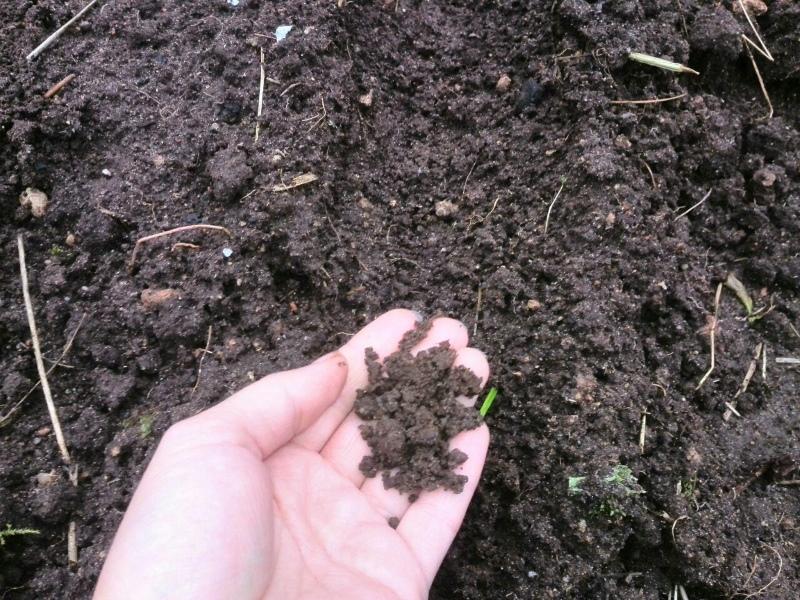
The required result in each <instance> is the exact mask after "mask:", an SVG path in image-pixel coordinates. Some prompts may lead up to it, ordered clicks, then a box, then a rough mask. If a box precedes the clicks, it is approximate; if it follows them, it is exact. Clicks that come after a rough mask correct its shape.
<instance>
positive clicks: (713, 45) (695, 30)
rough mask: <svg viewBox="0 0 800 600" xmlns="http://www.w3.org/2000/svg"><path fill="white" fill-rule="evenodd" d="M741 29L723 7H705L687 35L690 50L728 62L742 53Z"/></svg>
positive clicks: (734, 18)
mask: <svg viewBox="0 0 800 600" xmlns="http://www.w3.org/2000/svg"><path fill="white" fill-rule="evenodd" d="M741 34H742V28H741V27H740V26H739V23H738V21H737V20H736V17H734V16H733V14H731V12H730V11H729V10H728V9H727V8H725V7H724V6H721V5H717V6H715V7H706V8H702V9H700V10H699V11H698V13H697V15H696V16H695V20H694V24H693V25H692V30H691V32H690V35H689V43H690V44H691V48H692V50H695V51H701V52H711V53H714V54H716V55H718V56H719V57H720V58H723V59H725V60H728V61H732V60H736V58H738V56H739V54H741V52H742V38H741Z"/></svg>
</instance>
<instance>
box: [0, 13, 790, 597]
mask: <svg viewBox="0 0 800 600" xmlns="http://www.w3.org/2000/svg"><path fill="white" fill-rule="evenodd" d="M81 5H82V1H78V0H71V1H70V2H62V1H56V0H25V1H18V0H0V23H2V26H1V27H2V34H0V199H2V202H3V210H2V211H0V245H2V249H3V252H4V256H5V257H6V263H7V264H6V268H5V269H3V270H2V271H0V348H2V350H1V353H2V354H1V355H2V361H0V376H2V388H0V412H5V411H6V410H8V408H9V407H10V406H13V405H14V404H15V403H16V402H18V400H19V399H20V398H21V397H22V396H23V395H24V394H25V393H26V392H27V391H28V389H29V388H30V387H31V386H32V385H33V383H34V382H35V381H36V378H37V376H36V369H35V366H34V361H33V357H32V354H31V349H30V342H29V339H30V335H29V332H28V329H27V324H26V320H25V315H24V311H23V306H22V295H21V291H20V287H19V277H18V273H17V266H16V259H15V257H16V235H17V233H18V232H21V233H23V234H24V235H25V240H26V247H27V251H28V262H29V267H30V272H31V292H32V295H33V298H34V302H35V304H36V317H37V320H38V324H39V331H40V336H41V337H42V339H43V345H44V352H45V355H46V357H47V358H48V359H50V360H51V361H52V360H55V359H56V358H57V357H58V355H59V354H60V352H61V349H62V348H63V346H64V344H65V343H66V341H67V338H68V337H69V336H70V335H71V334H72V333H73V332H74V331H75V329H76V327H77V326H78V324H79V323H80V322H81V319H84V321H83V324H82V326H81V328H80V330H79V331H78V334H77V336H76V337H75V341H74V345H73V347H72V350H71V351H70V353H69V354H68V355H67V357H66V358H65V359H64V362H65V366H64V367H59V368H57V369H56V370H54V371H53V373H52V375H51V386H52V387H53V392H54V396H55V400H56V403H57V404H58V406H59V411H60V414H61V419H62V422H63V424H64V428H65V434H66V437H67V440H68V443H69V445H70V448H71V450H72V452H73V455H74V457H75V459H76V461H77V462H78V463H79V465H80V467H81V473H82V475H81V479H80V485H79V486H78V488H77V489H75V488H73V487H72V486H71V485H70V484H69V482H68V480H67V478H66V476H65V475H64V473H63V471H62V469H61V467H60V459H59V454H58V449H57V447H56V444H55V441H54V439H53V435H52V432H49V431H48V430H47V427H48V426H49V420H48V417H47V412H46V410H45V407H44V403H43V400H42V398H41V395H40V392H39V391H38V390H37V391H35V392H34V393H33V394H32V395H31V396H30V397H29V398H28V399H27V400H26V401H25V402H24V403H23V404H22V405H21V408H20V410H19V411H18V412H17V413H16V414H15V415H14V418H13V419H12V420H11V422H10V423H8V424H6V425H5V426H4V427H3V428H2V429H0V446H1V447H2V453H0V482H2V483H1V484H0V525H2V526H5V524H6V523H9V524H11V525H12V526H14V527H29V528H35V529H37V530H39V531H40V534H39V535H25V536H16V537H10V538H8V539H7V541H6V543H5V545H3V546H2V548H0V580H1V581H0V587H2V590H3V591H2V592H0V595H4V597H5V598H9V599H10V598H53V597H65V598H85V597H87V596H88V595H89V593H90V590H91V589H92V586H93V584H94V581H95V579H96V577H97V574H98V571H99V568H100V565H101V564H102V561H103V556H104V552H105V550H106V548H107V547H108V544H109V542H110V540H111V536H112V535H113V532H114V530H115V528H116V526H117V525H118V523H119V520H120V518H121V515H122V511H123V510H124V509H125V506H126V504H127V502H128V500H129V499H130V496H131V493H132V491H133V489H134V487H135V485H136V482H137V481H138V479H139V477H140V476H141V473H142V470H143V469H144V466H145V465H146V463H147V460H148V457H149V456H150V455H151V453H152V451H153V450H154V448H155V445H156V443H157V441H158V439H159V436H160V435H161V434H162V433H163V432H164V430H165V429H166V428H167V427H168V426H169V425H170V424H171V423H173V422H174V421H176V420H177V419H180V418H182V417H184V416H186V415H189V414H192V413H194V412H196V411H198V410H201V409H202V408H204V407H206V406H208V405H210V404H211V403H213V402H216V401H218V400H219V399H220V398H222V397H223V396H225V395H226V394H228V393H230V392H232V391H233V390H235V389H238V388H240V387H242V386H243V385H244V384H246V383H247V382H248V381H250V380H251V379H252V378H254V377H260V376H262V375H264V374H265V373H268V372H270V371H273V370H276V369H283V368H286V367H290V366H295V365H298V364H301V363H302V362H304V361H307V360H309V359H311V358H313V357H316V356H318V355H319V354H321V353H323V352H325V351H328V350H331V349H333V348H335V347H336V346H337V345H339V344H341V343H342V342H343V341H345V340H346V339H347V337H348V335H349V334H351V333H353V332H354V331H356V330H357V329H358V328H359V327H360V326H362V325H363V324H365V323H366V322H367V321H368V320H370V319H371V318H373V317H374V316H376V315H377V314H379V313H381V312H382V311H384V310H386V309H388V308H390V307H394V306H408V307H410V308H415V309H417V310H420V311H424V312H426V313H428V314H434V313H439V312H445V313H447V314H450V315H452V316H455V317H458V318H461V319H463V320H464V321H465V322H466V323H467V324H468V326H469V328H470V332H471V333H473V334H474V335H473V336H472V337H473V339H472V342H471V343H472V344H473V345H475V346H478V347H480V348H482V349H484V350H485V351H486V352H487V354H488V355H489V358H490V362H491V365H492V371H493V377H494V379H493V381H492V383H491V385H495V386H497V387H498V388H499V390H500V395H499V397H498V399H497V401H496V402H495V404H494V407H493V410H492V412H491V413H490V414H489V417H488V419H487V421H488V423H489V426H490V428H491V430H492V446H491V448H490V452H489V458H488V462H487V467H486V470H485V473H484V476H483V479H482V481H481V485H480V487H479V490H478V492H477V495H476V498H475V500H474V502H473V504H472V506H471V509H470V512H469V513H468V515H467V518H466V521H465V524H464V527H463V529H462V531H461V533H460V535H459V537H458V539H457V540H456V543H455V544H454V546H453V548H452V550H451V552H450V554H449V556H448V558H447V560H446V561H445V563H444V565H443V567H442V569H441V571H440V573H439V576H438V578H437V581H436V583H435V585H434V590H433V593H432V596H433V597H434V598H461V599H478V598H491V599H495V598H496V599H507V598H510V599H513V598H520V599H521V598H532V597H533V598H541V599H544V598H611V597H613V598H623V599H634V598H636V599H640V598H646V599H652V600H655V599H656V598H664V597H665V596H666V594H667V592H668V591H669V590H672V589H674V586H675V585H682V586H684V588H685V590H686V592H687V593H688V595H689V597H690V598H692V600H696V599H698V598H699V599H706V600H715V599H722V598H729V597H731V596H733V595H734V594H753V593H756V592H758V591H762V593H761V595H760V596H757V597H759V598H770V599H794V598H796V596H797V590H798V589H800V567H799V566H798V558H799V557H798V551H799V550H798V548H800V543H798V521H797V520H798V515H800V486H797V485H785V484H784V483H783V482H786V481H796V480H797V479H800V474H798V471H797V465H798V460H800V457H798V448H800V420H799V419H798V410H797V406H798V405H797V398H798V385H800V371H799V370H798V369H797V368H796V367H792V366H791V365H787V364H783V363H778V362H776V360H775V359H776V358H778V357H798V356H800V336H799V335H797V331H798V330H800V302H798V299H799V296H800V175H799V174H798V165H799V164H800V98H798V95H799V94H800V85H799V84H800V69H798V57H800V4H798V3H797V2H793V1H792V0H772V1H770V2H768V7H769V9H768V11H767V12H766V13H765V14H763V15H762V16H760V17H758V19H757V23H758V27H759V29H760V31H761V34H762V37H763V39H764V41H765V42H766V44H767V46H768V47H769V49H770V50H771V51H772V54H773V56H774V58H775V61H774V63H770V62H769V61H767V60H766V59H764V58H763V57H761V56H760V55H758V54H756V58H755V60H756V63H757V64H758V66H759V68H760V70H761V74H762V75H763V78H764V83H765V85H766V87H767V89H768V91H769V94H770V97H771V99H772V103H773V105H774V107H775V115H774V118H772V119H767V118H766V115H767V108H766V104H765V102H764V100H763V99H762V96H761V91H760V89H759V84H758V81H757V79H756V77H755V74H754V71H753V67H752V64H751V62H750V59H749V57H748V56H747V53H746V52H745V51H744V50H743V49H742V46H741V39H740V38H739V37H738V35H739V34H740V33H747V34H748V35H750V34H751V32H750V30H749V26H748V25H747V23H746V21H745V20H744V19H743V17H742V15H741V14H739V13H737V12H735V11H734V10H733V5H732V3H731V2H729V1H728V0H725V1H724V2H711V1H710V0H709V1H701V0H651V1H647V2H644V1H635V0H606V1H604V2H600V1H586V0H556V1H555V2H553V1H552V0H547V1H544V0H542V1H537V0H530V1H529V2H520V1H518V0H493V1H475V0H456V1H452V2H444V1H428V2H421V1H418V0H399V1H398V2H388V3H386V4H384V2H383V1H382V0H376V1H374V2H372V1H367V0H357V1H353V2H348V3H346V5H344V6H343V7H341V8H338V7H337V3H336V2H333V1H329V2H319V1H318V0H292V1H285V2H278V1H275V2H264V1H259V0H240V2H239V4H238V6H236V7H233V6H230V5H229V4H228V3H227V2H226V1H225V0H213V1H211V0H209V1H207V2H193V3H187V2H179V1H178V0H146V1H142V0H136V1H134V0H115V1H107V2H103V3H102V4H101V5H98V6H96V7H95V8H94V9H92V11H91V12H90V13H88V14H87V15H86V17H85V18H84V19H82V20H81V22H80V23H79V24H77V25H76V26H75V27H73V28H72V29H71V30H70V31H69V32H68V33H67V34H66V35H65V36H64V37H63V38H62V39H61V40H59V41H58V42H57V43H56V44H55V45H54V46H52V47H51V48H50V49H48V50H47V51H45V52H44V53H43V54H42V56H41V57H40V58H38V59H36V60H34V61H32V62H30V63H28V62H27V61H26V60H25V55H26V54H27V53H28V52H29V51H30V50H31V49H32V48H34V47H35V46H36V45H37V44H38V43H39V42H40V41H41V40H43V39H44V38H45V37H46V36H47V35H49V34H50V33H51V32H52V31H54V30H55V28H56V27H57V26H58V25H59V24H61V23H63V22H65V21H66V20H67V19H68V18H69V17H70V16H71V15H72V14H74V13H75V12H76V11H77V10H78V9H79V8H80V6H81ZM281 24H292V25H294V29H293V30H292V32H291V33H290V34H289V36H288V37H287V38H286V40H285V41H284V42H282V43H281V44H279V45H276V44H275V43H274V39H270V36H271V35H272V33H273V32H274V30H275V27H276V26H278V25H281ZM751 37H752V35H751ZM259 47H263V49H264V59H265V60H264V69H265V75H266V77H267V78H268V79H266V81H265V91H264V100H263V111H262V116H261V118H260V125H261V127H260V134H259V140H258V142H257V143H254V133H255V125H256V120H257V117H256V114H257V107H258V86H259V78H260V70H259ZM631 51H638V52H644V53H648V54H652V55H657V56H663V57H668V58H670V59H672V60H675V61H678V62H682V63H684V64H687V65H689V66H691V67H692V68H694V69H696V70H697V71H699V72H700V75H699V76H696V77H695V76H692V75H676V74H673V73H668V72H664V71H660V70H657V69H654V68H652V67H648V66H645V65H642V64H637V63H632V62H629V61H628V60H627V54H628V53H629V52H631ZM70 73H74V74H75V75H76V77H75V78H74V79H73V80H72V81H71V82H70V83H69V84H68V85H67V86H66V87H65V88H64V89H63V90H62V91H61V92H60V93H59V94H58V95H56V96H55V97H54V98H53V99H49V100H48V99H44V98H43V94H44V93H45V91H46V90H47V89H48V88H50V87H51V86H52V85H53V84H54V83H56V82H58V81H60V80H61V79H63V78H64V77H65V76H66V75H68V74H70ZM503 75H507V76H508V78H509V80H510V81H508V80H505V79H504V80H503V82H501V79H502V76H503ZM276 82H277V83H276ZM498 83H500V85H499V89H498ZM370 93H371V101H368V100H367V99H366V96H368V95H369V94H370ZM681 94H685V96H682V97H681V98H679V99H677V100H672V101H669V102H663V103H659V104H647V105H629V104H610V102H611V101H613V100H626V99H648V98H654V97H662V98H663V97H669V96H676V95H681ZM104 170H106V171H105V173H106V174H104ZM303 173H313V174H315V175H317V176H318V177H319V179H318V180H317V181H315V182H312V183H309V184H307V185H305V186H302V187H299V188H294V189H292V190H290V191H284V192H273V191H272V190H273V188H274V186H276V185H279V184H281V183H282V182H283V183H289V182H290V181H291V179H292V178H293V177H295V176H297V175H300V174H303ZM562 185H563V190H562V192H561V194H560V195H559V197H558V199H557V201H556V202H555V203H554V204H552V210H551V211H550V213H549V214H550V218H549V221H548V227H547V232H546V233H545V226H544V224H545V220H546V217H547V215H548V208H549V207H550V206H551V202H552V201H553V198H554V197H555V195H556V193H557V192H558V190H559V189H560V188H561V187H562ZM28 187H33V188H37V189H39V190H42V191H43V192H45V193H46V194H47V195H48V197H49V205H48V207H47V211H46V214H45V215H44V216H42V217H34V216H32V215H31V214H30V213H29V209H27V208H22V207H20V206H19V202H18V198H19V196H20V194H22V193H23V191H24V190H25V189H26V188H28ZM709 190H710V191H711V193H710V195H709V196H708V198H707V200H706V201H705V202H703V203H702V204H700V205H698V206H697V207H696V208H694V210H692V211H691V212H690V213H688V214H686V215H685V216H681V217H680V218H678V216H679V215H680V214H681V213H682V212H684V211H686V210H687V209H688V208H689V207H691V206H693V205H695V204H696V203H698V202H699V201H700V200H701V199H703V197H705V196H706V194H707V193H708V192H709ZM194 223H209V224H214V225H220V226H224V227H226V228H228V229H229V230H230V232H231V237H230V238H228V237H226V236H225V235H224V234H220V233H218V232H200V231H196V232H190V233H188V234H183V235H177V236H172V237H170V238H165V239H161V240H155V241H153V242H150V243H148V244H146V245H144V246H143V247H142V248H141V251H140V252H139V256H138V258H137V264H136V268H135V270H134V271H133V272H129V271H128V268H127V265H128V262H129V260H130V258H131V252H132V250H133V245H134V242H135V240H137V239H138V238H140V237H142V236H145V235H148V234H152V233H155V232H158V231H163V230H165V229H168V228H171V227H177V226H182V225H188V224H194ZM70 234H71V236H70ZM178 242H181V243H184V245H182V246H181V245H178V246H176V245H175V244H176V243H178ZM187 243H191V244H194V245H195V246H187V245H185V244H187ZM224 249H227V250H225V252H224V253H223V250H224ZM729 272H734V273H735V274H736V276H737V277H738V278H739V280H741V281H742V283H743V284H744V285H745V286H746V288H747V289H748V291H749V293H750V294H751V296H752V297H753V299H754V302H755V306H756V309H760V308H762V307H770V306H772V307H773V309H772V310H771V312H769V313H768V314H766V315H765V316H763V318H761V319H758V320H753V321H752V322H749V321H748V320H747V319H746V318H745V316H746V315H745V312H744V308H743V306H742V304H741V303H740V302H739V300H737V298H736V296H735V295H734V294H733V293H732V292H731V291H730V290H728V289H727V288H726V289H724V290H723V293H722V297H721V302H720V305H719V311H718V323H717V329H716V336H715V340H716V342H715V350H716V368H715V370H714V371H713V373H712V374H711V375H710V377H709V378H708V379H707V380H706V382H705V383H704V385H703V386H702V387H700V388H699V389H697V386H698V383H699V382H700V380H701V378H702V376H703V374H704V373H705V372H706V370H707V369H708V366H709V354H710V346H709V339H710V338H709V328H710V326H713V322H712V321H711V318H712V315H713V312H714V306H713V305H714V292H715V289H716V286H717V285H718V283H719V282H721V281H724V280H725V278H726V277H727V274H728V273H729ZM145 290H150V291H149V292H146V293H145V295H144V296H143V295H142V293H143V292H144V291H145ZM162 290H171V291H167V292H163V291H162ZM154 297H155V298H160V300H159V301H157V302H155V303H154V302H153V301H152V300H153V298H154ZM479 298H480V302H478V299H479ZM145 304H146V306H145ZM529 307H530V308H529ZM209 331H210V332H211V342H210V346H209V350H210V352H211V354H204V353H203V352H202V349H203V348H204V347H205V346H206V340H207V336H208V334H209ZM759 343H761V344H764V346H763V347H764V348H766V357H767V358H766V377H763V375H762V366H761V364H762V363H761V359H759V361H758V367H757V370H756V372H755V374H754V376H753V377H752V380H751V381H750V384H749V386H748V388H747V391H746V392H744V393H742V394H740V395H739V396H738V398H736V403H737V404H736V407H737V411H738V412H739V413H740V414H741V417H737V416H733V417H731V418H730V419H729V420H727V421H726V420H724V419H723V418H722V416H723V414H724V412H725V410H726V406H725V403H726V402H732V401H733V399H734V396H735V395H736V393H737V390H738V389H739V388H740V386H741V383H742V380H743V378H744V376H745V374H746V372H747V370H748V366H749V364H750V361H751V359H752V357H753V355H754V352H755V348H756V346H757V345H758V344H759ZM203 356H205V359H204V361H203V367H202V377H201V379H200V383H199V384H198V385H197V386H196V389H195V383H196V381H197V371H198V363H199V361H200V358H201V357H203ZM645 413H646V428H645V439H644V450H643V451H642V449H641V448H640V431H641V424H642V417H643V415H645ZM620 465H624V466H627V467H629V468H630V470H631V474H632V476H633V477H634V478H635V479H636V481H637V483H636V485H637V486H639V487H641V490H642V491H643V493H636V494H630V495H628V496H624V497H621V498H619V500H620V503H621V506H620V507H619V508H620V509H621V513H624V514H617V512H616V511H615V514H614V515H611V514H610V511H608V510H605V512H604V511H603V509H602V505H603V499H604V496H603V495H604V494H607V493H609V492H608V490H604V488H603V479H604V478H605V477H607V476H608V475H609V474H610V473H611V471H612V469H614V468H615V467H616V466H620ZM51 471H54V472H55V477H53V478H51V477H48V476H46V475H44V474H46V473H49V472H51ZM570 477H587V480H585V481H586V483H587V485H586V486H585V489H586V490H588V491H587V492H586V493H585V494H580V493H578V494H572V493H570V490H569V486H568V482H569V478H570ZM592 482H594V483H593V484H592ZM589 484H592V485H589ZM679 485H680V488H678V486H679ZM72 519H74V520H76V522H77V532H78V549H79V552H80V560H79V564H78V566H77V568H76V569H75V570H70V569H69V567H68V565H67V556H66V541H65V538H66V532H67V527H68V523H69V521H70V520H72ZM767 586H768V587H767ZM754 597H755V596H754Z"/></svg>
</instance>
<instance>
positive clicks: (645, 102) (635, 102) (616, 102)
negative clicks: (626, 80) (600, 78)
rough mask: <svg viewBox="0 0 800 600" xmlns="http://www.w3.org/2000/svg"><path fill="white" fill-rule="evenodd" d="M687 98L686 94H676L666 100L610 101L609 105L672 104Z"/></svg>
mask: <svg viewBox="0 0 800 600" xmlns="http://www.w3.org/2000/svg"><path fill="white" fill-rule="evenodd" d="M686 96H687V94H686V92H684V93H682V94H678V95H677V96H669V97H666V98H650V99H648V100H612V101H611V102H610V103H609V104H661V103H662V102H672V101H673V100H680V99H681V98H685V97H686Z"/></svg>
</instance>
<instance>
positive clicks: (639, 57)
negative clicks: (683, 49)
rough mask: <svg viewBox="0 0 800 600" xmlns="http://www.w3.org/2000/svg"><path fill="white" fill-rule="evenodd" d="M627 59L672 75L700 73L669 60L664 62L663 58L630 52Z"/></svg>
mask: <svg viewBox="0 0 800 600" xmlns="http://www.w3.org/2000/svg"><path fill="white" fill-rule="evenodd" d="M628 58H629V59H630V60H632V61H635V62H638V63H642V64H643V65H649V66H651V67H656V68H658V69H663V70H665V71H672V72H673V73H691V74H692V75H700V73H698V72H697V71H695V70H694V69H691V68H689V67H687V66H686V65H682V64H680V63H676V62H672V61H671V60H666V59H664V58H659V57H657V56H651V55H650V54H642V53H641V52H631V53H630V54H628Z"/></svg>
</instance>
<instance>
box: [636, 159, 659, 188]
mask: <svg viewBox="0 0 800 600" xmlns="http://www.w3.org/2000/svg"><path fill="white" fill-rule="evenodd" d="M639 162H641V163H642V164H643V165H644V168H645V169H647V172H648V173H649V174H650V183H652V184H653V189H654V190H657V189H658V184H657V183H656V176H655V175H653V169H651V168H650V165H648V164H647V161H645V160H644V159H642V158H640V159H639Z"/></svg>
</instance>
